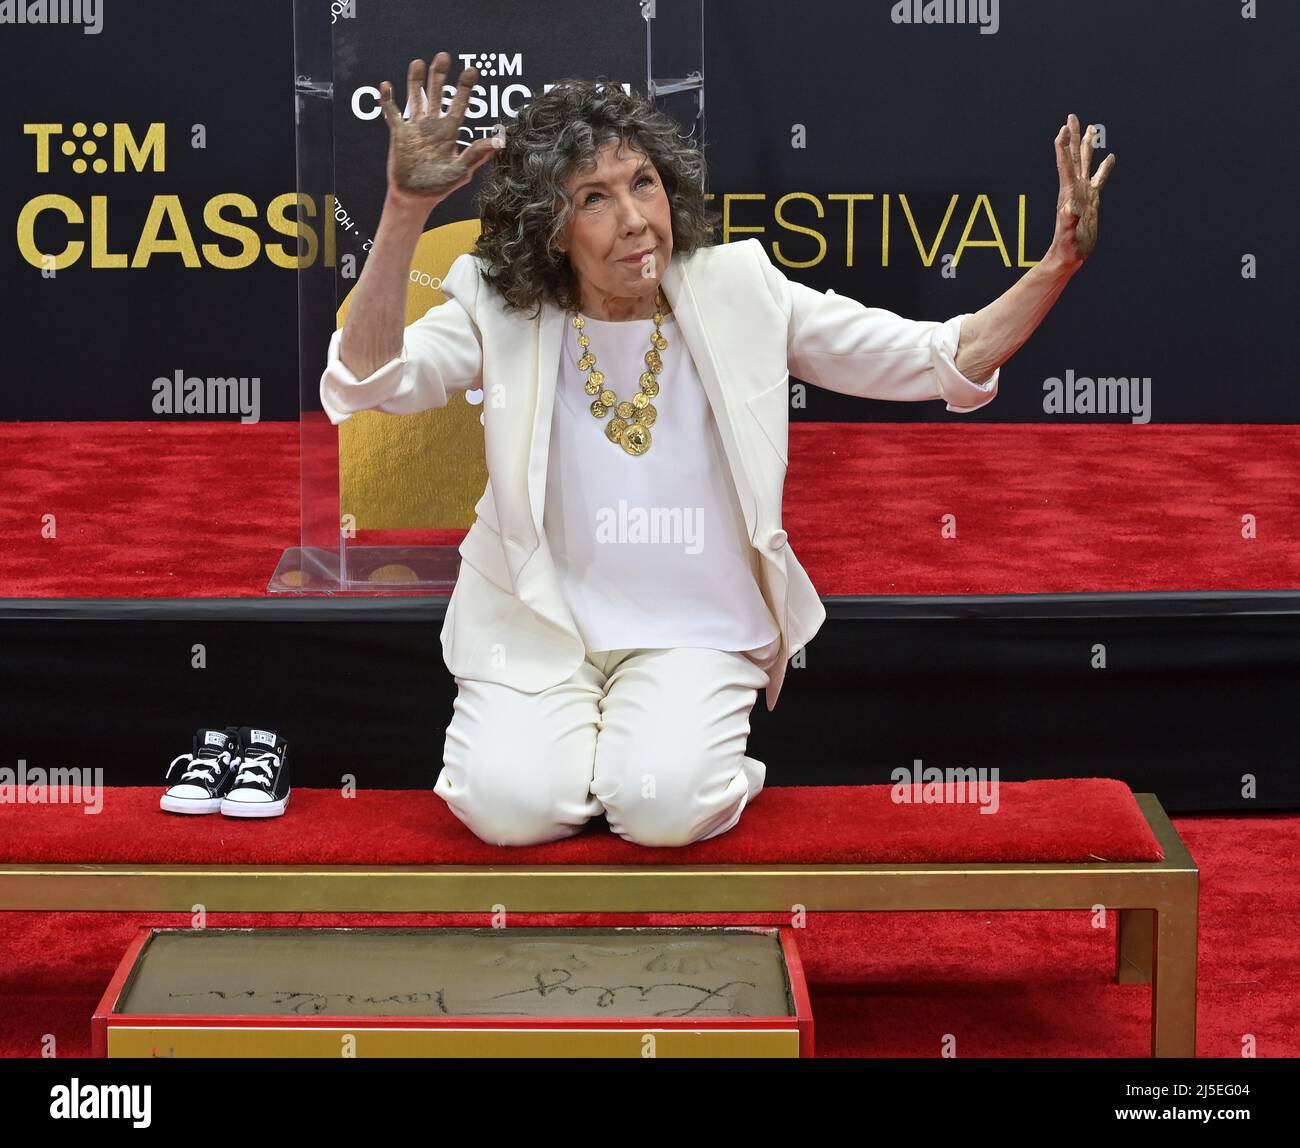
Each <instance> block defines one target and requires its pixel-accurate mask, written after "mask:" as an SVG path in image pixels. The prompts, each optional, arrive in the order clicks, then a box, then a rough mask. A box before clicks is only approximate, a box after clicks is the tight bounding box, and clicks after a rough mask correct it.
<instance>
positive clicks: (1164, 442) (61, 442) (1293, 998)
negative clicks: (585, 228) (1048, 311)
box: [0, 422, 1300, 1058]
mask: <svg viewBox="0 0 1300 1148" xmlns="http://www.w3.org/2000/svg"><path fill="white" fill-rule="evenodd" d="M297 455H298V428H297V425H296V424H292V423H266V424H260V425H256V426H247V427H246V426H239V425H236V424H231V423H155V424H140V423H12V424H8V425H4V426H0V490H2V491H3V498H2V499H0V538H3V539H4V543H5V544H4V546H3V547H2V548H0V597H140V598H148V597H169V598H170V597H241V596H249V597H260V596H262V595H263V594H264V592H265V587H266V583H267V580H268V579H269V577H270V574H271V572H272V571H273V570H274V568H275V565H276V562H277V561H278V559H279V556H280V554H281V552H282V551H283V550H284V549H285V548H286V547H289V546H293V545H296V544H297V541H298V467H297ZM790 457H791V466H790V472H789V475H788V478H787V481H786V504H785V517H784V525H785V527H786V529H787V531H788V532H789V534H790V539H791V543H792V545H793V547H794V548H795V551H796V553H797V554H798V555H799V558H800V560H801V561H802V562H803V564H804V566H805V567H806V568H807V570H808V572H809V574H810V575H811V576H812V578H813V580H814V582H815V583H816V585H817V587H818V589H819V590H820V591H821V593H823V594H826V595H835V594H896V593H903V594H911V593H919V594H997V593H1052V592H1089V591H1091V592H1103V591H1140V590H1247V589H1249V590H1260V589H1293V588H1295V587H1296V586H1297V585H1298V584H1300V499H1297V498H1296V495H1295V492H1296V490H1297V489H1298V488H1300V428H1296V427H1286V426H1271V425H1270V426H1129V425H1099V424H1088V425H1077V426H1062V425H1059V424H1055V425H1051V426H1037V425H1007V424H985V425H963V424H962V423H960V422H953V423H943V424H865V423H864V424H826V423H822V424H795V425H792V426H791V430H790ZM949 514H951V515H953V516H955V522H956V525H957V537H956V538H950V539H946V538H943V537H942V536H941V533H940V527H941V524H942V520H943V517H944V516H945V515H949ZM1244 522H1249V523H1251V524H1253V533H1254V537H1249V536H1243V535H1249V533H1250V531H1244V530H1243V523H1244ZM462 533H463V531H461V530H452V531H447V532H440V533H438V534H435V535H433V536H431V539H430V540H432V541H436V542H455V541H457V540H458V539H459V537H460V536H461V534H462ZM1175 824H1176V825H1177V827H1178V829H1179V832H1180V833H1181V834H1182V836H1183V838H1184V840H1185V841H1186V842H1187V844H1188V846H1189V848H1190V849H1191V851H1192V854H1193V856H1195V857H1196V859H1197V862H1198V864H1199V865H1200V867H1201V874H1202V893H1201V959H1200V971H1199V983H1200V1023H1199V1028H1198V1051H1199V1054H1200V1055H1201V1056H1210V1057H1233V1058H1236V1057H1240V1056H1241V1055H1242V1049H1243V1045H1245V1044H1246V1043H1247V1042H1252V1041H1253V1042H1255V1044H1256V1046H1257V1054H1258V1055H1259V1056H1261V1057H1276V1056H1292V1057H1293V1056H1297V1055H1300V1036H1297V1034H1298V1033H1300V1005H1298V1004H1297V999H1298V994H1297V993H1296V991H1295V989H1294V979H1295V978H1294V970H1295V968H1296V965H1297V959H1296V958H1297V953H1296V946H1297V941H1296V936H1297V930H1296V928H1295V923H1296V921H1297V920H1300V889H1298V887H1297V883H1296V881H1295V879H1294V864H1293V863H1292V862H1291V861H1290V860H1289V859H1290V858H1293V857H1294V856H1295V855H1296V852H1297V848H1298V847H1300V819H1298V818H1296V817H1286V816H1256V817H1233V818H1225V817H1185V818H1176V819H1175ZM711 919H712V918H711ZM556 920H559V918H552V917H517V918H516V923H518V924H548V923H551V922H553V921H556ZM563 920H564V921H565V922H566V923H570V924H601V923H609V922H611V921H615V922H616V923H621V924H630V923H634V922H635V921H638V920H641V921H645V922H646V923H657V924H665V923H674V922H678V921H681V922H687V921H692V920H694V919H692V918H686V917H668V916H664V915H659V916H654V917H646V918H617V919H615V918H608V917H597V916H584V917H577V918H564V919H563ZM721 920H722V921H723V922H724V923H732V922H738V921H747V922H770V923H778V922H777V921H776V919H775V918H768V917H753V916H748V915H745V916H742V915H730V916H727V917H724V918H722V919H721ZM188 921H189V918H188V916H187V915H184V914H118V913H0V935H2V936H3V944H4V951H5V952H6V955H7V958H8V959H7V961H6V962H5V963H4V965H3V968H2V969H0V1015H3V1016H4V1017H5V1020H4V1023H3V1025H0V1054H3V1055H7V1056H37V1055H41V1054H42V1043H41V1042H42V1040H43V1039H45V1038H46V1037H47V1036H52V1037H53V1038H54V1039H55V1040H56V1041H57V1050H58V1054H59V1055H61V1056H77V1055H86V1054H88V1052H89V1043H90V1026H89V1020H90V1014H91V1011H92V1010H93V1008H94V1006H95V1004H96V1003H97V1002H98V999H99V996H100V994H101V993H102V991H103V988H104V986H105V984H106V983H107V981H108V978H109V976H110V975H111V973H112V971H113V969H114V967H115V966H116V963H117V961H118V959H119V957H120V955H121V953H122V951H123V950H124V949H125V947H126V944H127V943H128V940H129V938H130V936H131V935H132V933H133V932H134V929H135V928H136V926H137V925H138V924H139V923H144V922H148V923H158V924H169V925H184V924H187V923H188ZM395 922H400V923H406V924H412V923H437V924H444V925H466V924H470V925H477V924H482V923H483V922H482V921H481V920H480V919H478V918H473V917H469V916H465V915H448V916H439V917H425V916H419V917H414V916H411V917H407V916H402V917H393V916H368V917H367V916H356V915H351V916H322V915H315V914H279V915H275V916H273V917H248V916H244V915H226V914H214V915H212V916H211V917H210V918H209V923H210V924H212V925H232V924H250V923H262V924H286V923H288V924H292V923H302V924H351V925H359V924H379V923H388V924H392V923H395ZM695 923H698V921H697V920H696V921H695ZM780 923H784V922H780ZM1113 927H1114V923H1113V921H1112V922H1110V923H1109V925H1108V928H1107V929H1106V930H1099V929H1096V928H1094V927H1093V924H1092V918H1091V916H1090V915H1089V914H1083V913H1078V914H1056V913H1008V914H958V913H933V914H914V913H908V914H878V915H877V914H843V913H841V914H814V915H813V916H812V917H811V918H810V919H809V923H808V928H807V930H806V931H805V932H804V933H803V934H802V935H801V937H800V946H801V949H802V951H803V955H804V961H805V966H806V971H807V974H808V978H809V982H810V986H811V991H812V1000H813V1008H814V1013H815V1015H816V1016H817V1018H818V1024H817V1047H818V1053H819V1055H822V1056H936V1055H938V1050H939V1042H940V1040H941V1039H942V1038H943V1036H944V1035H945V1034H953V1035H954V1036H955V1037H956V1039H957V1042H958V1044H957V1048H958V1055H963V1056H1012V1057H1024V1056H1030V1057H1035V1056H1042V1057H1061V1056H1076V1055H1077V1056H1108V1057H1115V1056H1145V1055H1147V1053H1148V1051H1149V1045H1148V1041H1149V1009H1150V989H1149V988H1148V987H1146V986H1127V985H1126V986H1120V985H1115V984H1112V983H1111V979H1110V978H1111V976H1112V973H1113V968H1112V966H1113V960H1114V935H1113Z"/></svg>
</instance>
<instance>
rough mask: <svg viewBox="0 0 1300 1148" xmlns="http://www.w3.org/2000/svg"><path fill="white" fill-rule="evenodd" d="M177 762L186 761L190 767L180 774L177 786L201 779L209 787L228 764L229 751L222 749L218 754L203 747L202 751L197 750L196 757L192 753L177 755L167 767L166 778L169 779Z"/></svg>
mask: <svg viewBox="0 0 1300 1148" xmlns="http://www.w3.org/2000/svg"><path fill="white" fill-rule="evenodd" d="M178 761H188V762H189V763H190V767H189V769H187V770H185V772H184V773H182V774H181V779H180V782H178V783H177V784H181V783H184V782H186V781H192V780H195V779H202V780H203V781H205V782H207V783H208V784H209V785H211V784H212V781H213V779H214V778H215V777H216V775H217V774H218V773H220V772H221V771H222V770H223V769H225V768H226V766H227V765H228V764H229V763H230V751H229V750H224V749H223V750H221V751H220V752H218V751H217V750H215V749H212V748H210V747H207V746H205V747H204V748H203V749H201V750H199V753H198V756H197V757H195V756H194V754H192V753H182V754H178V755H177V756H176V757H174V758H172V763H171V765H169V766H168V767H167V774H166V776H167V777H171V775H172V770H173V769H175V768H176V763H177V762H178Z"/></svg>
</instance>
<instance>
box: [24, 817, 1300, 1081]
mask: <svg viewBox="0 0 1300 1148" xmlns="http://www.w3.org/2000/svg"><path fill="white" fill-rule="evenodd" d="M764 796H766V794H765V795H764ZM760 804H761V798H760V800H759V801H758V802H756V803H755V806H754V809H755V811H757V810H758V808H759V805H760ZM86 820H94V819H93V818H86ZM1175 825H1176V826H1177V828H1178V831H1179V833H1180V834H1181V836H1182V838H1183V840H1184V841H1185V842H1186V843H1187V845H1188V848H1189V849H1190V850H1191V851H1192V855H1193V856H1194V857H1195V858H1196V860H1197V864H1198V865H1199V866H1200V869H1201V882H1202V886H1201V923H1200V931H1201V946H1200V964H1199V971H1198V977H1199V986H1200V1010H1199V1024H1198V1028H1197V1050H1198V1054H1199V1055H1200V1056H1203V1057H1229V1058H1233V1059H1235V1058H1239V1057H1240V1056H1241V1055H1242V1047H1243V1041H1245V1040H1246V1039H1247V1038H1248V1037H1250V1038H1253V1039H1254V1041H1255V1042H1256V1048H1257V1055H1259V1056H1260V1057H1295V1056H1300V1003H1298V1000H1300V998H1298V995H1297V993H1296V989H1295V978H1294V970H1295V968H1296V965H1297V958H1300V952H1297V948H1298V947H1300V942H1298V940H1297V938H1298V936H1300V932H1298V931H1297V929H1296V927H1295V926H1296V921H1297V920H1300V884H1298V883H1297V882H1296V880H1295V875H1294V868H1295V865H1294V861H1293V860H1292V858H1294V857H1295V856H1296V855H1297V853H1300V818H1297V817H1294V816H1290V817H1286V816H1255V817H1231V818H1230V817H1181V818H1176V819H1175ZM706 919H707V920H708V921H718V922H719V923H723V924H744V923H752V924H760V923H764V924H788V923H789V920H788V918H779V917H776V916H765V915H754V914H740V913H732V914H723V915H721V916H715V915H710V916H708V917H707V918H703V917H698V916H697V917H691V916H679V915H668V914H655V915H651V916H644V917H641V916H637V917H632V916H627V917H615V916H608V915H606V916H600V915H596V914H580V915H575V916H570V917H559V916H540V915H528V914H516V915H513V916H512V917H511V922H512V925H517V926H528V925H551V924H567V925H612V924H617V925H632V924H654V925H670V924H700V923H703V922H704V921H705V920H706ZM190 923H191V922H190V917H189V914H185V913H0V945H3V948H4V952H5V954H6V960H5V962H4V964H3V967H2V968H0V1013H2V1014H3V1016H4V1018H5V1019H4V1023H3V1025H0V1055H4V1056H39V1055H41V1052H42V1040H43V1039H44V1038H45V1037H46V1036H47V1035H48V1036H52V1037H53V1038H54V1040H55V1041H56V1050H57V1053H58V1055H59V1056H62V1057H75V1056H87V1055H89V1053H90V1016H91V1013H92V1012H93V1011H94V1008H95V1005H96V1004H98V1003H99V998H100V996H101V995H102V994H103V991H104V988H105V986H106V985H107V984H108V981H109V978H110V977H111V976H112V973H113V970H114V969H115V968H116V967H117V963H118V961H119V960H120V959H121V956H122V953H123V952H124V951H125V949H126V946H127V944H128V943H129V942H130V939H131V937H132V936H133V935H134V932H135V929H136V927H137V926H138V925H141V924H152V925H166V926H171V927H174V928H175V927H188V926H189V925H190ZM488 923H489V922H488V921H487V917H486V914H479V915H473V914H430V915H423V914H411V915H405V914H383V915H372V916H367V915H361V914H344V915H340V914H334V915H326V914H316V913H302V914H298V913H280V914H273V915H262V916H258V915H249V914H233V913H213V914H210V915H209V917H208V924H209V925H211V926H227V927H229V926H244V927H247V926H251V925H279V926H285V925H317V926H319V925H340V926H341V925H348V926H353V927H357V926H365V925H389V926H392V925H444V926H451V925H458V926H477V927H482V926H484V925H486V924H488ZM1114 929H1115V924H1114V916H1113V915H1112V916H1111V918H1110V919H1109V921H1108V923H1107V927H1106V928H1105V929H1099V928H1095V927H1094V924H1093V917H1092V914H1091V913H1089V912H1077V913H1047V912H1037V913H1033V912H1027V913H811V914H809V916H808V923H807V928H805V929H803V930H801V931H800V933H799V936H798V943H799V948H800V952H801V954H802V958H803V963H804V969H805V974H806V976H807V978H808V981H809V987H810V991H811V996H812V1007H813V1014H814V1017H815V1019H816V1043H817V1054H818V1055H819V1056H824V1057H846V1056H867V1057H890V1056H898V1057H936V1056H938V1055H939V1054H940V1042H941V1041H942V1040H943V1038H944V1035H945V1034H949V1033H950V1034H952V1035H953V1036H954V1037H955V1038H956V1041H957V1055H959V1056H962V1057H976V1056H980V1057H1069V1056H1084V1057H1094V1056H1095V1057H1145V1056H1147V1055H1149V1053H1150V1035H1149V1031H1150V1030H1149V1024H1150V1020H1149V1018H1150V1008H1151V990H1150V987H1149V986H1147V985H1116V984H1113V983H1111V981H1110V978H1111V976H1112V975H1113V964H1114V952H1115V933H1114Z"/></svg>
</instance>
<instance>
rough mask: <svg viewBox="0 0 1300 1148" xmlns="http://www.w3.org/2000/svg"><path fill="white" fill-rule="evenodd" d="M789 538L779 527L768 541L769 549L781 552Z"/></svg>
mask: <svg viewBox="0 0 1300 1148" xmlns="http://www.w3.org/2000/svg"><path fill="white" fill-rule="evenodd" d="M789 537H790V536H789V535H788V534H787V533H786V532H785V531H784V530H782V529H780V528H779V527H778V528H777V530H776V532H775V533H774V534H773V535H772V537H771V538H769V539H768V540H767V545H768V549H769V550H780V549H781V547H782V546H784V545H785V540H786V539H787V538H789Z"/></svg>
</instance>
